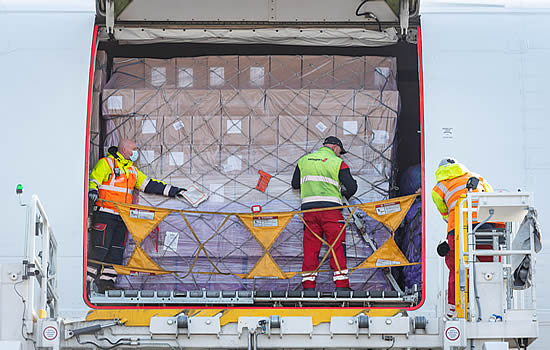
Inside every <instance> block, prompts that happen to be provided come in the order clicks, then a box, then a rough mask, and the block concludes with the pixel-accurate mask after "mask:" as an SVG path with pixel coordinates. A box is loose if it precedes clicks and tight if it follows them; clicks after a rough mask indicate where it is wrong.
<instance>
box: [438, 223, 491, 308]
mask: <svg viewBox="0 0 550 350" xmlns="http://www.w3.org/2000/svg"><path fill="white" fill-rule="evenodd" d="M447 242H449V247H450V248H451V250H450V251H449V253H448V254H447V255H445V265H447V267H448V268H449V284H448V291H447V302H448V303H449V304H451V305H454V304H455V235H454V230H452V231H451V232H449V233H447ZM476 248H477V249H493V247H492V246H490V245H487V244H478V245H477V246H476ZM478 260H479V261H481V262H491V261H493V257H492V256H479V257H478Z"/></svg>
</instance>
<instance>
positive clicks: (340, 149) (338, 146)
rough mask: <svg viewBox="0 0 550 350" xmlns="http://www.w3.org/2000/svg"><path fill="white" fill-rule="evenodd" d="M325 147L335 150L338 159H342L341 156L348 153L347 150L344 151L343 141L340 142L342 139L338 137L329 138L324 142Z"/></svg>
mask: <svg viewBox="0 0 550 350" xmlns="http://www.w3.org/2000/svg"><path fill="white" fill-rule="evenodd" d="M323 146H325V147H328V148H330V149H331V150H333V151H334V153H336V155H337V156H338V157H340V155H341V154H346V153H348V152H346V150H344V145H342V141H340V139H339V138H337V137H336V136H329V137H327V138H326V139H325V141H323Z"/></svg>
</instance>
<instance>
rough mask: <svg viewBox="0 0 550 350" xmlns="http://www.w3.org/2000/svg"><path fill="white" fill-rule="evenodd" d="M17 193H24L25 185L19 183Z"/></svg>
mask: <svg viewBox="0 0 550 350" xmlns="http://www.w3.org/2000/svg"><path fill="white" fill-rule="evenodd" d="M15 193H17V194H21V193H23V185H21V184H18V185H17V187H16V188H15Z"/></svg>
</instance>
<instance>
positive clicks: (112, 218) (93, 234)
mask: <svg viewBox="0 0 550 350" xmlns="http://www.w3.org/2000/svg"><path fill="white" fill-rule="evenodd" d="M127 232H128V230H127V228H126V225H125V224H124V221H123V220H122V218H121V217H120V216H119V215H116V214H111V213H106V212H102V211H97V212H95V213H94V216H93V218H92V225H91V227H90V228H89V230H88V237H89V240H88V242H89V244H88V260H96V261H98V262H99V263H97V262H92V261H88V264H87V280H95V279H100V280H111V281H113V282H114V281H115V280H116V276H117V274H116V271H115V270H114V268H113V267H112V266H111V265H109V264H116V265H122V259H123V254H124V245H125V243H126V235H127ZM101 263H105V264H101Z"/></svg>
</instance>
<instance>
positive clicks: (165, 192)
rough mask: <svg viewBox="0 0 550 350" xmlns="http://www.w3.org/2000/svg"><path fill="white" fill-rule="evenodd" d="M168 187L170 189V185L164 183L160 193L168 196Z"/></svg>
mask: <svg viewBox="0 0 550 350" xmlns="http://www.w3.org/2000/svg"><path fill="white" fill-rule="evenodd" d="M170 189H172V185H164V191H162V194H163V195H164V196H166V197H168V193H170Z"/></svg>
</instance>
